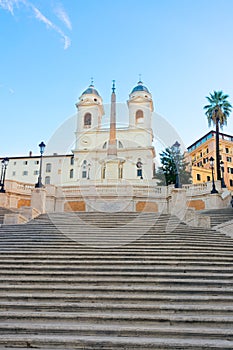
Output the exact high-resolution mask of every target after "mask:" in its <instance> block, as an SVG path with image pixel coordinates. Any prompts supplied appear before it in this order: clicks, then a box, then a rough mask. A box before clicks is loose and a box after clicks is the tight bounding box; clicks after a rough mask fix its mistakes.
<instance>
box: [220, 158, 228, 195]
mask: <svg viewBox="0 0 233 350" xmlns="http://www.w3.org/2000/svg"><path fill="white" fill-rule="evenodd" d="M220 167H221V173H222V177H221V187H222V188H226V187H227V186H226V184H225V181H224V162H223V161H222V160H221V162H220Z"/></svg>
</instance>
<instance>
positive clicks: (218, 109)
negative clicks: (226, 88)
mask: <svg viewBox="0 0 233 350" xmlns="http://www.w3.org/2000/svg"><path fill="white" fill-rule="evenodd" d="M228 97H229V96H228V95H225V94H224V93H223V92H222V91H214V92H213V94H210V96H206V98H207V100H208V102H209V104H208V105H206V106H204V107H203V108H204V110H205V111H206V112H205V114H206V116H207V120H208V125H209V127H210V126H211V124H212V123H213V124H214V125H216V121H217V119H218V121H219V125H220V127H221V128H222V127H223V125H227V118H228V117H229V115H230V112H231V109H232V105H231V104H230V102H228V100H227V99H228Z"/></svg>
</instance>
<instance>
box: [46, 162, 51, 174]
mask: <svg viewBox="0 0 233 350" xmlns="http://www.w3.org/2000/svg"><path fill="white" fill-rule="evenodd" d="M51 169H52V164H51V163H46V168H45V171H46V173H51Z"/></svg>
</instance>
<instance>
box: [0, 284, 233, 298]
mask: <svg viewBox="0 0 233 350" xmlns="http://www.w3.org/2000/svg"><path fill="white" fill-rule="evenodd" d="M36 290H37V291H39V292H46V293H47V292H56V293H57V292H58V293H59V292H63V293H68V292H70V293H79V292H81V293H89V294H90V293H93V294H94V293H97V294H98V293H104V295H106V294H107V293H109V294H112V293H113V294H116V293H119V294H127V293H132V295H135V294H138V293H140V294H142V293H144V295H145V296H146V295H151V293H152V295H153V293H159V294H160V293H164V295H165V294H166V295H168V294H170V293H172V294H177V295H178V294H180V295H183V294H187V295H188V294H190V293H191V294H202V295H213V294H216V295H230V296H231V295H233V287H231V286H229V285H227V284H225V285H224V288H223V284H222V283H220V284H219V285H215V286H213V285H209V286H208V285H205V284H203V285H193V284H182V285H181V284H180V285H178V284H174V285H173V288H168V285H166V284H165V286H163V285H161V284H154V285H146V286H145V285H143V284H141V285H126V284H125V285H123V286H122V285H120V286H117V285H107V284H106V285H102V284H99V285H98V284H87V285H84V284H79V285H75V284H72V283H68V284H67V283H63V284H62V283H50V284H48V283H45V284H44V285H43V284H42V283H41V282H37V283H36V282H35V283H33V284H31V283H30V282H28V283H26V282H24V283H22V284H12V283H11V282H10V283H6V282H4V283H3V282H2V283H1V284H0V292H1V291H5V292H8V291H13V292H19V291H21V292H22V291H24V292H25V291H26V292H33V291H36Z"/></svg>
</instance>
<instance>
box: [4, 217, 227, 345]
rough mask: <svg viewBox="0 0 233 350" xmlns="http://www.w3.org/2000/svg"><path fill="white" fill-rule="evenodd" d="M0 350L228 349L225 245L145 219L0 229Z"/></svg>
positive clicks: (65, 220) (60, 221) (168, 221)
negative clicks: (19, 349) (4, 349)
mask: <svg viewBox="0 0 233 350" xmlns="http://www.w3.org/2000/svg"><path fill="white" fill-rule="evenodd" d="M0 282H1V283H0V334H1V337H0V348H7V349H18V348H21V349H28V348H39V349H82V350H83V349H92V350H93V349H95V350H99V349H102V350H111V349H118V350H120V349H125V350H126V349H127V350H129V349H130V350H134V349H135V350H136V349H141V350H146V349H164V350H165V349H170V350H171V349H172V350H173V349H185V350H186V349H193V350H197V349H224V350H227V349H231V350H232V349H233V240H232V239H231V238H230V237H228V236H226V235H224V234H221V233H219V232H217V231H214V230H206V229H205V230H204V229H201V228H191V227H189V226H187V225H185V224H184V223H182V222H179V220H178V219H177V218H176V217H174V216H169V215H155V214H152V213H144V214H140V215H139V214H136V213H113V214H101V213H79V214H76V213H66V214H50V215H48V214H47V215H41V216H39V217H38V218H37V219H35V220H33V221H31V222H29V223H28V224H25V225H12V226H2V228H1V229H0Z"/></svg>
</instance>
